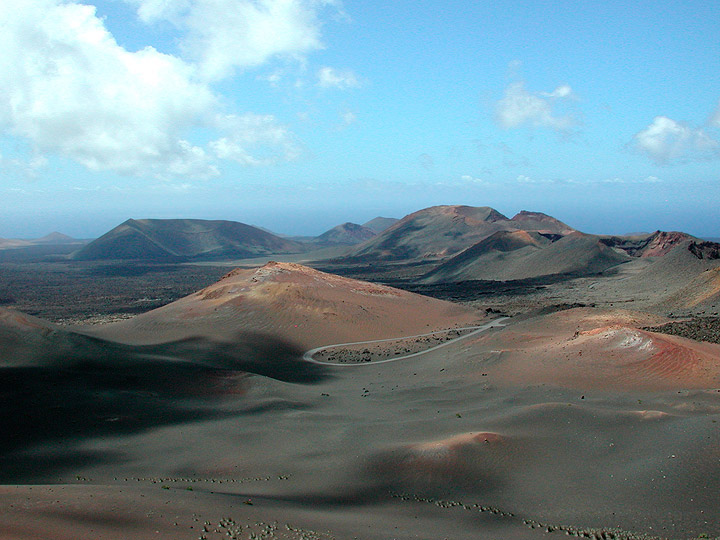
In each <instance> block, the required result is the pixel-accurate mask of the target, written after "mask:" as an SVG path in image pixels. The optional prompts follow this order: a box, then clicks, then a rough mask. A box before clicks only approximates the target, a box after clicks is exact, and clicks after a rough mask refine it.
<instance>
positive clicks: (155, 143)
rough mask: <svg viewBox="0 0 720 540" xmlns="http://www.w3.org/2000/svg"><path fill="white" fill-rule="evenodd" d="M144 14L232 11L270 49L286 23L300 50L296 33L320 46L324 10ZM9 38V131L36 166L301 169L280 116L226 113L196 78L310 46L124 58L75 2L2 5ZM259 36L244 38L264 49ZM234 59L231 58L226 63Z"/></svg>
mask: <svg viewBox="0 0 720 540" xmlns="http://www.w3.org/2000/svg"><path fill="white" fill-rule="evenodd" d="M133 1H135V0H133ZM135 3H136V4H137V5H138V6H139V8H140V14H141V16H143V18H145V19H146V20H154V18H158V17H160V16H161V15H162V17H170V16H172V17H175V16H180V15H181V14H182V13H185V12H187V11H192V10H193V9H196V10H198V9H201V8H202V9H207V10H209V9H210V8H211V7H212V6H214V9H217V10H218V13H219V12H220V11H222V10H221V9H220V8H221V7H223V6H224V7H225V8H228V9H229V8H230V7H235V8H237V11H238V13H239V14H238V13H235V15H234V16H235V17H239V16H241V15H242V14H245V15H243V16H246V18H247V20H246V21H245V23H246V27H243V28H245V30H247V32H249V33H250V34H252V36H255V35H256V34H257V33H260V34H262V35H264V36H266V39H268V40H272V35H269V36H268V35H266V34H267V33H268V32H270V31H269V29H268V28H267V24H270V23H269V21H270V19H273V20H275V19H274V17H276V16H277V20H276V21H275V22H276V23H277V25H279V26H278V28H279V30H278V29H276V31H279V32H280V33H281V34H283V36H285V37H284V38H283V39H287V40H290V39H291V37H288V36H287V35H286V34H285V31H286V30H287V31H288V32H289V31H290V30H289V29H288V26H293V25H294V26H293V28H294V30H293V32H295V33H298V32H299V33H302V32H303V31H307V32H309V33H308V36H309V37H308V38H307V40H309V41H307V43H310V42H313V43H314V40H315V37H313V36H315V35H316V34H315V30H317V28H319V27H317V28H316V26H315V25H316V24H317V21H316V19H315V15H314V13H315V9H316V8H317V6H319V5H320V4H322V2H297V1H292V0H286V1H280V0H277V1H275V0H273V1H271V0H263V1H261V2H253V3H251V2H233V3H231V2H229V0H217V1H215V2H212V1H210V0H202V1H200V0H178V1H176V2H170V1H168V0H153V1H150V0H137V1H135ZM231 4H232V6H231ZM231 11H232V10H231ZM193 13H195V12H194V11H193ZM178 14H180V15H178ZM226 15H227V17H229V18H230V19H231V20H233V16H232V15H230V14H226ZM291 19H292V20H293V21H295V23H297V24H295V23H292V22H291ZM298 21H299V22H298ZM216 22H217V21H216ZM188 24H190V23H188ZM192 24H195V23H194V22H193V23H192ZM198 24H199V23H198ZM218 24H219V23H218ZM0 27H1V28H2V32H0V73H2V76H0V132H2V131H5V132H7V133H9V134H10V135H13V136H15V137H19V138H22V139H25V140H26V141H28V142H29V143H30V146H31V150H32V152H33V154H34V155H36V156H37V158H36V159H39V160H42V159H43V156H44V155H46V154H53V153H54V154H57V155H61V156H64V157H67V158H70V159H72V160H74V161H76V162H78V163H80V164H82V165H84V166H85V167H87V168H89V169H91V170H94V171H103V170H110V171H114V172H117V173H120V174H124V175H131V176H154V177H158V178H167V177H174V176H182V177H196V178H207V177H212V176H215V175H217V174H219V170H218V164H217V160H218V159H230V160H235V161H237V162H239V163H243V164H247V165H257V164H264V163H269V162H274V161H277V160H280V159H294V158H295V157H297V154H298V153H299V152H300V148H299V145H298V144H297V143H295V142H294V139H293V137H292V134H291V133H289V131H288V129H287V128H286V127H285V126H282V125H281V124H280V123H279V122H277V120H276V119H275V118H274V117H272V116H263V115H253V114H245V115H228V114H224V113H223V112H222V107H221V104H220V99H218V97H217V96H216V95H215V94H214V92H213V90H212V89H211V88H210V86H209V83H208V82H207V81H206V80H205V79H203V78H202V77H199V75H198V73H199V71H200V72H208V73H209V71H208V70H210V71H212V72H213V73H214V74H219V73H220V72H226V71H227V70H228V69H229V68H230V67H232V66H234V65H241V64H242V65H247V64H248V63H251V62H260V61H262V59H264V58H267V56H268V55H270V54H274V53H273V52H272V51H275V52H277V51H280V50H281V49H282V50H283V51H286V52H289V51H290V50H294V51H300V50H303V47H302V46H298V47H295V46H291V45H290V44H289V41H285V42H284V43H286V45H285V46H282V45H277V46H276V47H275V48H274V49H273V48H272V47H271V48H265V49H262V47H261V46H260V45H257V47H255V49H254V50H255V53H253V54H255V56H254V57H253V58H254V60H253V59H250V58H249V57H241V58H238V57H233V58H235V59H234V60H228V59H227V58H225V60H223V59H214V60H212V57H213V53H211V52H207V51H209V50H210V49H212V48H213V47H214V46H215V45H217V44H215V45H213V47H210V45H208V49H207V51H206V53H203V54H205V56H203V59H201V60H202V63H201V66H200V68H198V66H196V65H195V64H192V63H190V62H188V61H186V60H183V59H180V58H178V57H176V56H172V55H169V54H163V53H161V52H159V51H157V50H156V49H154V48H152V47H146V48H144V49H141V50H138V51H136V52H130V51H128V50H126V49H124V48H123V47H121V46H120V45H119V44H118V43H117V42H116V40H115V38H114V37H113V36H112V35H111V34H110V32H109V31H108V30H107V28H106V27H105V25H104V21H103V20H102V19H100V18H99V17H98V16H97V14H96V11H95V8H94V7H93V6H90V5H83V4H79V3H75V2H73V1H70V0H17V1H16V2H0ZM310 27H312V28H310ZM208 28H210V27H208ZM313 28H314V29H315V30H313ZM303 29H305V30H303ZM225 30H227V28H225ZM208 31H209V30H208ZM247 32H246V33H247ZM191 33H192V32H191ZM271 34H272V33H271ZM193 35H194V34H193ZM293 35H294V34H293ZM252 36H250V37H248V36H246V38H245V39H255V38H253V37H252ZM208 39H209V38H208ZM218 39H220V38H219V37H218ZM237 39H238V40H239V39H240V38H237ZM257 39H258V40H259V39H260V38H259V37H257ZM263 39H265V38H263ZM292 39H296V41H297V43H302V42H303V41H302V40H301V39H300V38H292ZM226 45H228V46H231V45H232V46H234V47H239V46H240V45H241V44H240V43H239V42H237V43H234V44H229V43H226ZM218 46H219V45H218ZM283 47H285V48H283ZM231 49H232V47H231ZM241 49H242V47H241ZM260 49H262V50H260ZM271 49H272V51H271ZM235 53H237V50H236V51H235ZM235 53H232V51H231V50H228V51H226V52H225V54H226V55H227V56H232V55H233V54H235ZM243 54H250V53H248V52H247V51H245V52H244V53H243ZM243 58H245V59H243ZM211 60H212V61H211ZM207 62H209V63H207ZM212 66H215V67H212ZM223 66H224V67H223ZM218 118H220V119H222V120H217V119H218ZM196 128H204V129H210V130H211V131H213V130H214V131H217V132H219V135H220V137H219V138H218V139H217V140H216V141H214V142H213V143H211V144H209V145H207V146H204V145H201V144H199V143H193V142H191V141H190V134H191V132H192V131H193V130H194V129H196ZM211 137H212V135H211ZM42 163H43V162H42V161H36V162H35V163H33V164H31V165H30V167H31V168H32V169H37V168H38V166H39V165H41V164H42Z"/></svg>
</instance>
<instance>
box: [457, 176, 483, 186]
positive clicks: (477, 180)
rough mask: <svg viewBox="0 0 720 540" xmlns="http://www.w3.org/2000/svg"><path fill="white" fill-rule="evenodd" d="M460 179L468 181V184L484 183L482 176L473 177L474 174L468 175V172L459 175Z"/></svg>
mask: <svg viewBox="0 0 720 540" xmlns="http://www.w3.org/2000/svg"><path fill="white" fill-rule="evenodd" d="M460 180H462V181H463V182H464V183H469V184H485V183H486V182H485V180H483V179H482V178H475V177H474V176H470V175H469V174H463V175H462V176H461V177H460Z"/></svg>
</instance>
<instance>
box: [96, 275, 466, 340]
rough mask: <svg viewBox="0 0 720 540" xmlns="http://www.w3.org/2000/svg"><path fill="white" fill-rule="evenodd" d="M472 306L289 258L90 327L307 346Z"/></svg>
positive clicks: (113, 335)
mask: <svg viewBox="0 0 720 540" xmlns="http://www.w3.org/2000/svg"><path fill="white" fill-rule="evenodd" d="M478 318H479V315H478V313H477V312H475V311H474V310H471V309H468V308H465V307H462V306H459V305H457V304H453V303H450V302H445V301H442V300H436V299H434V298H429V297H426V296H421V295H418V294H413V293H409V292H406V291H402V290H399V289H394V288H392V287H386V286H384V285H376V284H373V283H367V282H364V281H358V280H354V279H348V278H344V277H340V276H336V275H333V274H327V273H324V272H320V271H318V270H314V269H312V268H308V267H306V266H302V265H299V264H294V263H277V262H269V263H268V264H266V265H265V266H263V267H261V268H255V269H249V270H244V269H237V270H233V271H232V272H230V273H229V274H227V275H226V276H225V277H224V278H223V279H221V280H220V281H218V282H217V283H215V284H214V285H211V286H209V287H206V288H205V289H203V290H201V291H198V292H197V293H194V294H191V295H190V296H186V297H185V298H181V299H180V300H178V301H176V302H173V303H171V304H168V305H167V306H163V307H161V308H158V309H155V310H153V311H150V312H148V313H144V314H142V315H138V316H137V317H134V318H133V319H129V320H127V321H122V322H118V323H113V324H110V325H106V326H104V327H102V328H98V329H96V330H93V332H94V333H95V332H98V333H100V334H102V335H103V336H104V337H108V338H110V339H118V340H121V341H123V340H129V341H133V342H142V343H152V342H162V341H170V340H174V339H181V338H185V337H189V336H195V335H203V336H209V337H213V338H217V339H231V338H232V336H233V335H234V334H235V333H237V332H239V331H247V332H257V333H263V334H267V335H270V336H275V337H278V338H281V339H284V340H288V341H291V342H293V343H296V344H299V345H302V346H304V347H306V348H310V347H316V346H318V345H325V344H332V343H342V342H351V341H362V340H369V339H381V338H393V337H400V336H406V335H411V334H420V333H425V332H429V331H432V330H438V329H443V328H451V327H454V326H457V325H468V324H471V323H473V322H475V321H476V320H478Z"/></svg>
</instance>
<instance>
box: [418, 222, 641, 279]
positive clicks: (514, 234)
mask: <svg viewBox="0 0 720 540" xmlns="http://www.w3.org/2000/svg"><path fill="white" fill-rule="evenodd" d="M628 260H630V257H629V256H628V255H625V254H624V253H622V252H617V251H615V250H613V249H612V248H610V247H608V246H606V245H604V244H603V243H601V242H600V240H599V238H598V237H596V236H592V235H587V234H583V233H580V232H573V233H571V234H568V235H566V236H563V237H559V238H558V235H550V234H541V233H537V232H526V231H499V232H497V233H495V234H493V235H492V236H490V237H488V238H486V239H484V240H482V241H480V242H478V243H477V244H475V245H474V246H472V247H470V248H468V249H466V250H465V251H462V252H461V253H459V254H457V255H455V256H454V257H452V258H451V259H449V260H447V261H445V262H444V263H443V264H441V265H440V266H438V267H437V268H435V269H434V270H432V271H431V272H429V273H428V274H427V275H426V277H425V278H424V281H425V282H428V283H438V282H447V281H466V280H481V279H485V280H510V279H526V278H534V277H540V276H546V275H556V274H564V275H574V276H581V275H588V274H596V273H598V272H602V271H603V270H606V269H608V268H611V267H613V266H617V265H618V264H622V263H624V262H627V261H628Z"/></svg>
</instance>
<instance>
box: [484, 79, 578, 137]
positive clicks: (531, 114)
mask: <svg viewBox="0 0 720 540" xmlns="http://www.w3.org/2000/svg"><path fill="white" fill-rule="evenodd" d="M574 98H575V95H574V94H573V91H572V89H571V88H570V87H569V86H567V85H563V86H558V87H557V88H556V89H555V90H553V91H552V92H549V93H548V92H538V93H532V92H528V91H527V90H526V89H525V83H523V82H516V83H512V84H510V85H508V87H507V88H506V89H505V95H504V96H503V98H502V99H501V100H500V101H498V102H497V104H496V107H495V118H496V120H497V122H498V123H499V124H500V125H501V126H502V127H504V128H517V127H521V126H524V125H527V126H531V127H547V128H550V129H554V130H556V131H568V130H569V129H570V128H572V127H573V126H575V124H576V123H577V122H576V120H575V118H574V117H573V116H571V115H557V114H556V113H555V111H554V108H555V104H556V102H558V101H568V100H572V99H574Z"/></svg>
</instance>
